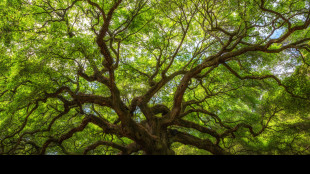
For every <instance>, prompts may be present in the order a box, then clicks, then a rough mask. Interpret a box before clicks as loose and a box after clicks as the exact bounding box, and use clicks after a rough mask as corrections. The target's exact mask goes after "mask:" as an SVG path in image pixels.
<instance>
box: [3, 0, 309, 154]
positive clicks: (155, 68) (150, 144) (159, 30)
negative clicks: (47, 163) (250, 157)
mask: <svg viewBox="0 0 310 174" xmlns="http://www.w3.org/2000/svg"><path fill="white" fill-rule="evenodd" d="M309 25H310V1H309V0H2V1H1V2H0V56H1V57H0V154H5V155H16V154H26V155H32V154H47V155H55V154H56V155H61V154H67V155H74V154H78V155H83V154H84V155H91V154H92V155H104V154H113V155H116V154H121V155H127V154H133V155H138V154H147V155H156V154H157V155H173V154H177V155H183V154H205V155H208V154H213V155H239V154H271V155H281V154H288V155H293V154H294V155H295V154H310V131H309V130H310V107H309V106H310V54H309V52H310V45H309V44H310V33H309V32H310V28H309Z"/></svg>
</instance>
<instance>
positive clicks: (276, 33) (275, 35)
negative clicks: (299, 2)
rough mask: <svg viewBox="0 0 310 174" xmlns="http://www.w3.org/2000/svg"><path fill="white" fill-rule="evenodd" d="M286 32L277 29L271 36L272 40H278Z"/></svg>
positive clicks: (282, 29)
mask: <svg viewBox="0 0 310 174" xmlns="http://www.w3.org/2000/svg"><path fill="white" fill-rule="evenodd" d="M284 31H285V29H284V28H279V29H276V30H275V31H274V33H273V34H272V35H271V36H270V39H278V38H279V37H280V36H281V35H282V34H283V33H284Z"/></svg>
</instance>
